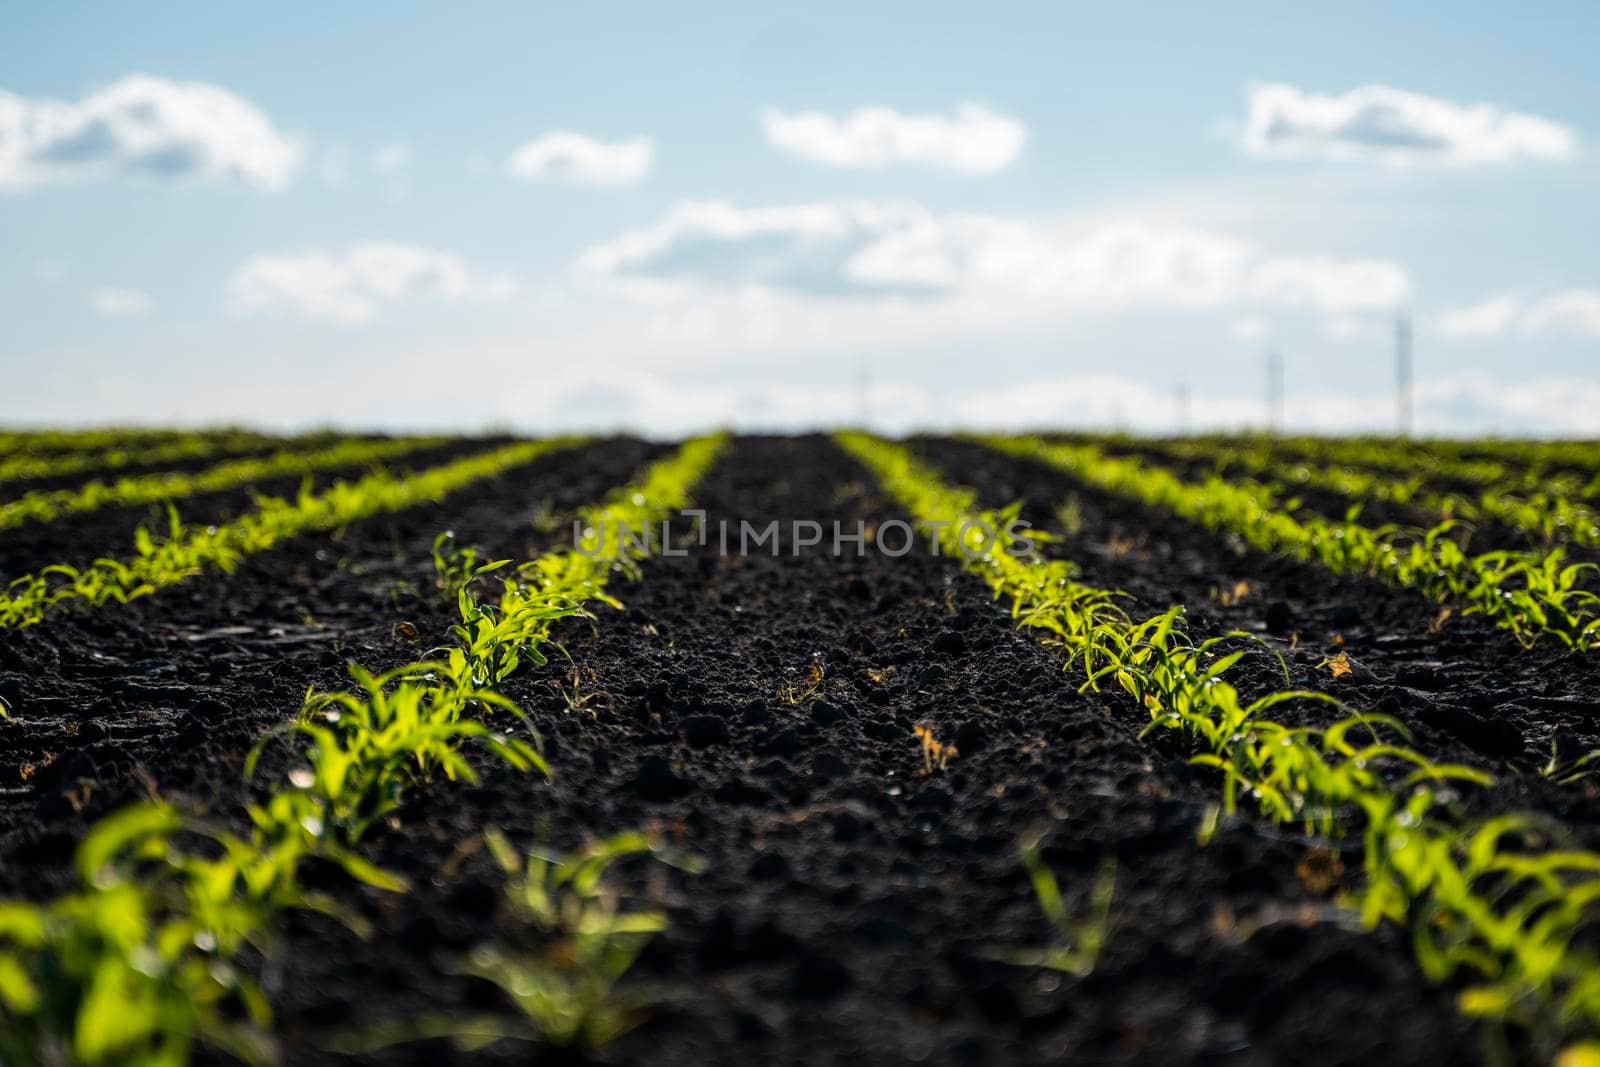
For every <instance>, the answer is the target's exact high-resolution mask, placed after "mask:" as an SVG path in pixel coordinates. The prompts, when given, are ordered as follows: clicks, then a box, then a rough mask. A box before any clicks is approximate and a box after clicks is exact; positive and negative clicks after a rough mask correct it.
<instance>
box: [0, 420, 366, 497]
mask: <svg viewBox="0 0 1600 1067" xmlns="http://www.w3.org/2000/svg"><path fill="white" fill-rule="evenodd" d="M382 439H383V437H382V435H364V434H338V435H334V434H327V435H318V436H312V437H304V438H297V437H283V438H268V439H265V440H262V441H261V442H260V443H259V444H252V445H251V446H249V447H246V448H240V449H227V450H223V451H217V452H213V453H211V454H210V455H205V456H194V457H189V458H185V459H175V460H164V461H159V462H155V463H150V462H147V461H144V460H141V459H140V458H139V456H138V455H137V454H135V453H139V452H140V449H138V448H129V449H127V450H126V451H128V452H129V453H130V454H135V455H134V456H133V461H132V462H130V463H127V464H124V465H123V466H120V467H93V468H89V469H86V470H80V471H75V472H73V473H71V474H54V475H47V476H45V477H42V478H15V479H12V480H10V481H5V482H0V496H3V497H4V498H6V499H10V498H12V497H18V496H21V495H22V494H23V493H26V492H29V491H32V490H35V489H39V490H46V491H48V490H52V489H71V488H74V487H76V486H79V485H82V484H84V483H85V482H89V481H94V480H96V479H99V480H101V481H116V480H117V479H118V478H128V477H140V476H142V475H146V474H165V473H168V472H172V473H178V474H193V473H194V472H196V471H202V470H205V469H206V468H207V467H214V466H216V465H217V464H219V463H228V462H231V461H233V460H236V459H248V458H250V457H252V456H266V455H271V454H272V453H274V452H279V451H282V450H285V449H293V450H295V451H305V452H309V451H312V450H314V449H318V448H328V447H330V446H332V445H333V444H334V443H336V442H337V441H363V440H382ZM152 447H161V446H160V445H157V446H152ZM16 454H17V453H16V452H5V453H0V459H9V458H10V457H12V456H14V455H16ZM49 455H50V456H51V457H52V458H60V456H61V455H62V454H61V453H50V454H49Z"/></svg>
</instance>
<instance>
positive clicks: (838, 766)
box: [811, 752, 850, 779]
mask: <svg viewBox="0 0 1600 1067" xmlns="http://www.w3.org/2000/svg"><path fill="white" fill-rule="evenodd" d="M811 773H812V774H814V775H816V776H817V777H818V778H829V779H832V778H843V777H844V776H845V775H846V774H849V773H850V764H848V763H846V762H845V761H844V759H843V758H842V757H840V756H839V755H838V754H837V753H833V752H818V753H817V754H816V755H815V756H812V757H811Z"/></svg>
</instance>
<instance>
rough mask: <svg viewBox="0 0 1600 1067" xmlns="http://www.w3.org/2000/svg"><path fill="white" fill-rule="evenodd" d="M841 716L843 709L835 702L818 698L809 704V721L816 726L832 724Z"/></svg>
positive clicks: (842, 716)
mask: <svg viewBox="0 0 1600 1067" xmlns="http://www.w3.org/2000/svg"><path fill="white" fill-rule="evenodd" d="M843 718H844V711H843V710H842V709H841V708H840V707H839V706H838V705H837V704H830V703H828V702H827V701H826V700H819V701H817V702H816V703H815V704H813V705H811V721H812V722H814V723H816V724H817V725H818V726H832V725H833V724H834V723H836V722H838V721H839V720H841V719H843Z"/></svg>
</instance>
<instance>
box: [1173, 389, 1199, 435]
mask: <svg viewBox="0 0 1600 1067" xmlns="http://www.w3.org/2000/svg"><path fill="white" fill-rule="evenodd" d="M1173 399H1174V401H1175V404H1174V406H1175V408H1176V411H1175V414H1176V415H1177V420H1176V421H1177V426H1178V436H1179V437H1188V436H1189V434H1190V432H1191V431H1192V430H1193V429H1194V425H1193V422H1192V420H1191V417H1190V404H1189V387H1188V386H1187V385H1180V386H1178V390H1177V395H1176V396H1175V397H1174V398H1173Z"/></svg>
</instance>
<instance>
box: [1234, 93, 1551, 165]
mask: <svg viewBox="0 0 1600 1067" xmlns="http://www.w3.org/2000/svg"><path fill="white" fill-rule="evenodd" d="M1249 94H1250V104H1249V115H1248V117H1247V118H1246V121H1245V127H1244V132H1243V137H1242V141H1241V143H1242V145H1243V147H1244V150H1245V151H1246V152H1248V153H1249V154H1251V155H1255V156H1265V157H1270V158H1278V159H1332V160H1369V161H1374V162H1378V163H1382V164H1387V165H1390V166H1411V165H1418V164H1438V165H1443V166H1455V167H1470V166H1480V165H1484V164H1495V163H1511V162H1514V161H1518V160H1554V161H1562V160H1568V159H1571V158H1572V157H1573V155H1574V154H1575V153H1576V151H1577V143H1578V138H1577V135H1576V134H1575V133H1574V132H1573V131H1572V130H1571V129H1570V128H1569V127H1567V126H1564V125H1562V124H1561V123H1558V122H1554V121H1552V120H1550V119H1545V118H1540V117H1538V116H1536V115H1524V114H1519V113H1517V112H1514V111H1507V110H1505V109H1503V108H1501V107H1498V106H1496V105H1494V104H1457V103H1454V102H1452V101H1449V100H1442V99H1439V98H1437V97H1432V96H1424V95H1423V94H1421V93H1414V92H1408V91H1406V90H1404V89H1393V88H1390V87H1389V86H1386V85H1363V86H1360V87H1358V88H1355V89H1351V90H1349V91H1348V92H1345V93H1341V94H1338V95H1324V94H1320V93H1310V92H1304V91H1302V90H1300V89H1298V88H1296V87H1294V86H1292V85H1283V84H1271V85H1254V86H1251V87H1250V90H1249Z"/></svg>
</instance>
